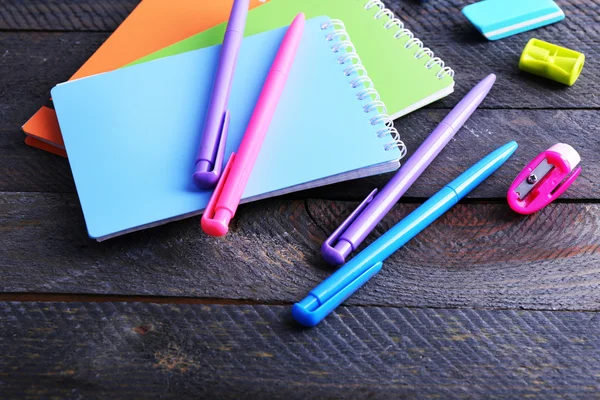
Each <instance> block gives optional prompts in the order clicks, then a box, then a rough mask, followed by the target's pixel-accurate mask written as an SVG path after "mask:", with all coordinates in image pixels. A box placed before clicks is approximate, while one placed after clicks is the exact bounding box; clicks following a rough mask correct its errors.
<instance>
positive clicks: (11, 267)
mask: <svg viewBox="0 0 600 400" xmlns="http://www.w3.org/2000/svg"><path fill="white" fill-rule="evenodd" d="M355 206H356V203H345V202H331V201H319V200H308V201H279V200H271V201H263V202H258V203H255V204H250V205H243V206H242V207H241V208H240V210H239V211H238V215H237V216H236V219H235V222H234V223H233V226H232V229H231V232H230V234H229V235H228V236H226V237H225V238H221V239H216V238H211V237H207V236H206V235H204V234H202V232H201V230H200V228H199V221H198V219H197V218H191V219H188V220H186V221H181V222H177V223H171V224H169V225H166V226H162V227H158V228H154V229H149V230H146V231H144V232H138V233H133V234H130V235H127V236H124V237H120V238H116V239H111V240H109V241H107V242H103V243H96V242H93V241H92V240H91V239H88V238H87V236H86V233H85V226H84V223H83V218H82V216H81V214H80V211H79V205H78V203H77V199H76V197H75V196H73V195H67V194H64V195H50V194H46V195H39V194H4V195H2V197H0V232H2V241H1V242H0V254H2V257H1V259H0V290H1V291H2V292H4V293H10V292H21V293H27V292H30V293H31V292H33V293H36V292H37V293H91V294H113V295H143V296H180V297H198V298H213V299H242V300H252V301H260V302H267V303H270V302H278V303H279V302H293V301H297V300H298V299H300V298H303V297H304V296H305V295H306V293H307V292H308V291H309V290H310V289H312V288H313V287H314V286H316V285H317V284H318V283H319V282H321V281H322V280H323V279H325V278H326V277H327V276H328V275H329V274H331V273H332V272H333V271H334V269H333V268H332V267H330V266H328V265H326V264H325V263H324V262H323V261H322V260H321V257H320V254H319V248H320V246H321V244H322V242H323V240H325V238H326V236H327V235H328V234H329V233H330V232H332V231H333V229H334V228H335V227H336V226H337V225H338V224H339V223H340V222H341V221H342V220H343V219H344V218H345V217H346V216H347V215H348V214H349V212H350V211H351V209H352V208H353V207H355ZM415 207H416V205H414V204H403V205H399V206H397V207H395V208H394V209H393V210H392V212H391V213H390V214H389V215H388V216H387V217H386V218H385V219H384V221H382V223H381V224H380V225H379V226H378V228H377V229H376V232H375V233H374V235H372V237H370V238H369V241H368V242H370V241H371V240H373V238H374V237H377V236H379V235H380V234H381V233H383V232H384V231H385V230H387V229H389V228H390V227H391V226H392V224H395V223H396V222H397V221H399V220H400V219H402V218H403V217H404V216H405V215H407V214H408V213H409V212H410V211H412V210H413V209H414V208H415ZM599 284H600V205H595V204H558V205H553V206H551V207H548V208H547V209H545V210H544V211H542V212H540V213H538V214H535V215H533V216H530V217H521V216H518V215H516V214H514V213H513V212H512V211H511V210H509V209H508V207H507V206H506V205H504V204H479V205H458V206H456V207H455V208H453V209H452V210H451V211H450V212H448V213H447V214H446V215H444V216H443V217H442V218H440V219H439V220H438V221H436V222H435V223H434V224H433V225H431V226H430V227H429V228H428V229H426V230H425V231H424V232H423V233H421V234H420V235H419V236H417V237H416V238H415V239H413V240H412V241H411V242H409V243H408V244H407V245H406V246H405V247H404V248H402V249H400V251H398V252H397V253H396V254H395V255H394V256H392V257H391V258H389V259H388V260H387V261H386V263H385V264H384V268H383V271H382V272H381V273H380V274H379V275H378V276H376V277H375V278H374V279H373V280H372V281H371V282H369V284H368V285H366V286H365V287H364V288H363V289H361V290H360V291H359V292H358V293H357V294H356V295H355V296H353V297H352V298H350V299H349V301H348V304H354V305H393V306H415V307H479V308H481V307H483V308H511V309H514V308H525V309H536V310H599V309H600V298H599V297H598V295H597V293H598V290H599Z"/></svg>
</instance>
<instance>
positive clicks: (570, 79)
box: [519, 38, 585, 86]
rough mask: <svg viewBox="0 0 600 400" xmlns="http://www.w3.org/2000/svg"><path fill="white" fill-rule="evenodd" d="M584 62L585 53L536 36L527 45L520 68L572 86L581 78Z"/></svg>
mask: <svg viewBox="0 0 600 400" xmlns="http://www.w3.org/2000/svg"><path fill="white" fill-rule="evenodd" d="M584 63H585V55H584V54H583V53H579V52H577V51H574V50H570V49H567V48H565V47H560V46H557V45H555V44H552V43H548V42H544V41H543V40H539V39H535V38H534V39H531V40H530V41H529V43H527V46H525V49H524V50H523V54H521V59H520V61H519V68H520V69H521V70H523V71H526V72H530V73H532V74H534V75H538V76H542V77H544V78H548V79H552V80H554V81H556V82H560V83H564V84H565V85H569V86H571V85H573V84H574V83H575V81H577V78H579V75H580V74H581V70H582V69H583V65H584Z"/></svg>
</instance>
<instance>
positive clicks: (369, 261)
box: [292, 142, 517, 326]
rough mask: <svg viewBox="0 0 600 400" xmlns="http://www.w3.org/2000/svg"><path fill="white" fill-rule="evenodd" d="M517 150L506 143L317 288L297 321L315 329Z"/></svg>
mask: <svg viewBox="0 0 600 400" xmlns="http://www.w3.org/2000/svg"><path fill="white" fill-rule="evenodd" d="M516 149H517V143H516V142H510V143H507V144H505V145H504V146H502V147H500V148H499V149H497V150H495V151H493V152H492V153H490V154H488V155H487V156H486V157H485V158H483V159H482V160H480V161H479V162H478V163H476V164H475V165H473V166H472V167H471V168H469V169H468V170H467V171H465V172H464V173H463V174H462V175H460V176H459V177H458V178H456V179H455V180H453V181H452V182H450V183H449V184H448V185H446V186H445V187H444V188H443V189H442V190H440V191H439V192H437V193H436V194H435V195H433V197H431V198H430V199H429V200H427V201H426V202H425V203H423V205H421V206H420V207H419V208H417V209H416V210H415V211H413V212H412V213H410V214H409V215H408V216H407V217H406V218H404V219H403V220H402V221H400V222H399V223H398V224H396V225H394V226H393V227H392V228H391V229H390V230H389V231H387V232H386V233H384V234H383V235H382V236H381V237H380V238H379V239H377V240H376V241H375V242H373V243H372V244H371V245H370V246H368V247H367V248H366V249H364V250H363V251H361V252H360V253H359V254H358V255H357V256H356V257H354V258H353V259H352V260H350V261H349V262H348V263H347V264H346V265H344V266H343V267H341V268H340V269H338V270H337V271H336V272H334V273H333V274H332V275H331V276H330V277H329V278H327V279H326V280H325V281H324V282H322V283H321V284H320V285H319V286H317V287H316V288H315V289H313V290H312V291H311V292H310V293H309V294H308V296H307V297H306V298H305V299H304V300H302V301H300V302H299V303H296V304H294V306H293V307H292V316H293V317H294V319H295V320H296V321H298V322H299V323H300V324H302V325H305V326H315V325H317V324H318V323H319V322H321V321H322V320H323V319H324V318H325V317H326V316H327V315H329V313H331V312H332V311H333V310H335V308H336V307H338V306H339V305H340V304H342V302H343V301H344V300H346V299H347V298H348V297H350V296H351V295H352V294H353V293H354V292H355V291H357V290H358V289H359V288H360V287H361V286H363V285H364V284H365V283H366V282H367V281H368V280H369V279H371V278H372V277H373V276H374V275H375V274H377V273H378V272H379V271H380V270H381V267H382V266H383V261H384V260H385V259H386V258H388V257H389V256H391V255H392V254H393V253H394V252H395V251H396V250H398V249H399V248H400V247H402V246H403V245H404V244H405V243H406V242H408V241H409V240H410V239H412V238H413V237H415V236H416V235H417V234H419V232H421V231H422V230H423V229H425V228H426V227H427V226H429V225H430V224H431V223H432V222H433V221H435V220H436V219H437V218H439V217H440V216H441V215H442V214H444V213H445V212H446V211H448V210H449V209H450V208H451V207H453V206H454V205H455V204H456V203H458V201H459V200H460V199H462V198H463V197H464V196H465V195H466V194H467V193H469V192H470V191H471V190H473V189H474V188H475V187H477V186H478V185H479V184H480V183H481V182H483V181H484V180H485V179H487V178H488V177H489V176H490V175H491V174H492V173H493V172H494V171H496V170H497V169H498V168H500V166H502V164H504V162H506V160H508V158H509V157H510V156H511V155H512V154H513V153H514V152H515V150H516Z"/></svg>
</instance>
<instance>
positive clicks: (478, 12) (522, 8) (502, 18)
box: [462, 0, 565, 40]
mask: <svg viewBox="0 0 600 400" xmlns="http://www.w3.org/2000/svg"><path fill="white" fill-rule="evenodd" d="M462 13H463V14H464V15H465V17H467V19H468V20H469V21H470V22H471V23H472V24H473V25H474V26H475V28H477V30H478V31H479V32H481V34H482V35H484V36H485V37H486V38H487V39H488V40H498V39H503V38H505V37H508V36H511V35H516V34H517V33H521V32H526V31H530V30H532V29H536V28H539V27H542V26H545V25H549V24H553V23H555V22H558V21H562V20H563V19H564V18H565V13H564V12H563V11H562V10H561V9H560V7H559V6H558V5H557V4H556V3H555V2H554V1H553V0H485V1H480V2H479V3H475V4H469V5H468V6H466V7H465V8H463V10H462Z"/></svg>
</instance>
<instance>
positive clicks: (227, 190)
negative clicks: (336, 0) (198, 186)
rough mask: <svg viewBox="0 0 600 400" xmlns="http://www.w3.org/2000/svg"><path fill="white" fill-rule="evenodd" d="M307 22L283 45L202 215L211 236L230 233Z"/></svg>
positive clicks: (300, 20)
mask: <svg viewBox="0 0 600 400" xmlns="http://www.w3.org/2000/svg"><path fill="white" fill-rule="evenodd" d="M304 19H305V18H304V14H302V13H300V14H298V16H297V17H296V18H295V19H294V21H293V22H292V24H291V25H290V27H289V28H288V30H287V32H286V34H285V36H284V38H283V40H282V41H281V45H280V46H279V50H278V52H277V55H276V56H275V60H274V61H273V65H272V66H271V69H270V70H269V74H268V75H267V79H266V81H265V84H264V86H263V88H262V91H261V93H260V96H259V97H258V101H257V102H256V107H255V108H254V111H253V112H252V117H250V122H249V123H248V128H246V132H245V133H244V136H243V138H242V142H241V143H240V147H239V149H238V151H237V152H235V153H233V154H232V155H231V157H230V159H229V162H228V163H227V166H226V167H225V172H224V173H223V176H222V177H221V180H220V181H219V184H218V185H217V188H216V189H215V191H214V192H213V194H212V196H211V198H210V201H209V202H208V206H207V207H206V210H205V212H204V214H203V215H202V229H203V230H204V232H206V233H207V234H209V235H211V236H224V235H226V234H227V232H228V231H229V221H231V219H232V218H233V216H234V215H235V212H236V210H237V208H238V206H239V204H240V200H241V199H242V195H243V193H244V189H246V185H247V183H248V178H249V177H250V174H251V173H252V168H253V167H254V164H255V163H256V158H257V157H258V153H259V152H260V148H261V146H262V142H263V140H264V138H265V135H266V134H267V130H268V129H269V126H270V124H271V120H272V119H273V115H274V114H275V110H276V109H277V106H278V104H279V99H280V98H281V94H282V93H283V90H284V88H285V84H286V82H287V79H288V76H289V73H290V70H291V69H292V66H293V65H294V59H295V57H296V52H297V50H298V46H299V44H300V41H301V39H302V32H303V31H304ZM278 134H285V133H283V132H279V133H278Z"/></svg>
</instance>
